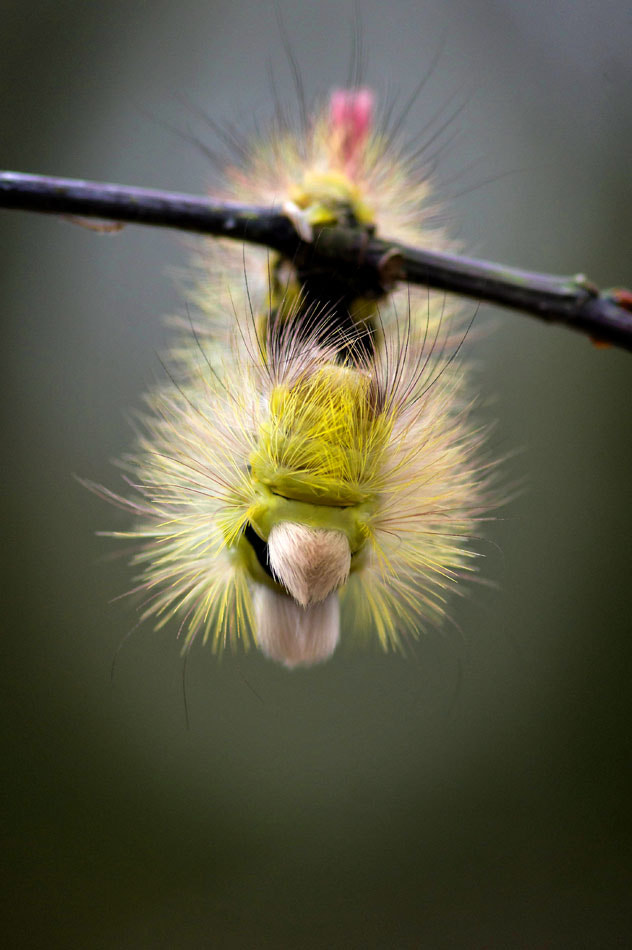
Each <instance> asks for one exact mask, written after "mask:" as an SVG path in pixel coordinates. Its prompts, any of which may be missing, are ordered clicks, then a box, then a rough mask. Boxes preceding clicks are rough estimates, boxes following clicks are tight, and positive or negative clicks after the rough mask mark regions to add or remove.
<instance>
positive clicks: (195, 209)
mask: <svg viewBox="0 0 632 950" xmlns="http://www.w3.org/2000/svg"><path fill="white" fill-rule="evenodd" d="M0 207H4V208H16V209H20V210H23V211H39V212H44V213H48V214H60V215H75V216H79V217H86V218H101V219H105V220H108V221H119V222H126V223H131V224H147V225H153V226H158V227H166V228H177V229H180V230H184V231H193V232H197V233H199V234H207V235H211V236H213V237H228V238H234V239H237V240H241V241H247V242H250V243H253V244H259V245H262V246H265V247H269V248H272V249H273V250H275V251H279V252H281V253H283V254H285V255H286V256H288V257H290V258H294V257H295V256H296V255H297V254H299V255H301V256H302V257H303V258H305V257H308V258H309V263H310V266H328V267H332V266H335V267H337V268H343V269H344V268H348V269H352V270H353V273H354V274H355V275H357V276H358V277H359V278H361V279H364V280H365V281H366V284H367V286H379V285H380V284H382V285H384V284H388V283H389V282H392V281H393V280H404V281H407V282H408V283H410V284H422V285H424V286H429V287H433V288H436V289H440V290H445V291H448V292H450V293H455V294H461V295H463V296H466V297H472V298H474V299H476V300H479V301H484V302H488V303H493V304H498V305H500V306H503V307H510V308H512V309H514V310H518V311H521V312H523V313H527V314H530V315H531V316H534V317H538V318H540V319H541V320H545V321H547V322H549V323H559V324H561V325H563V326H566V327H569V328H571V329H574V330H577V331H579V332H581V333H584V334H586V335H588V336H589V337H591V338H592V339H593V340H595V341H598V342H603V343H610V344H613V345H615V346H618V347H621V348H622V349H626V350H628V351H632V294H631V293H630V292H629V291H624V290H621V291H610V292H604V293H600V292H599V291H598V290H597V288H596V287H594V286H593V285H592V284H591V283H590V282H589V281H587V280H586V278H585V277H583V276H582V275H578V276H576V277H553V276H550V275H547V274H537V273H530V272H528V271H522V270H519V269H517V268H511V267H503V266H501V265H499V264H493V263H490V262H488V261H478V260H474V259H471V258H465V257H458V256H456V255H451V254H444V253H437V252H435V251H426V250H421V249H419V248H414V247H408V246H406V245H403V244H399V243H398V242H393V241H388V240H384V239H378V238H371V239H369V240H368V241H367V239H366V235H365V234H363V233H360V232H357V231H353V230H347V229H344V228H329V229H323V230H322V231H320V232H319V233H318V235H317V238H316V241H315V243H314V245H308V244H305V243H304V242H302V241H301V240H300V238H299V237H298V235H297V234H296V231H295V230H294V227H293V225H292V223H291V221H290V220H289V218H287V217H286V216H285V215H284V214H283V213H282V212H281V211H279V210H275V209H272V210H271V209H269V208H263V207H254V206H248V205H241V204H237V203H230V202H217V201H211V200H209V199H206V198H196V197H194V196H192V195H184V194H172V193H169V192H162V191H154V190H151V189H147V188H131V187H126V186H123V185H109V184H102V183H97V182H86V181H78V180H74V179H68V178H47V177H44V176H40V175H24V174H20V173H17V172H0Z"/></svg>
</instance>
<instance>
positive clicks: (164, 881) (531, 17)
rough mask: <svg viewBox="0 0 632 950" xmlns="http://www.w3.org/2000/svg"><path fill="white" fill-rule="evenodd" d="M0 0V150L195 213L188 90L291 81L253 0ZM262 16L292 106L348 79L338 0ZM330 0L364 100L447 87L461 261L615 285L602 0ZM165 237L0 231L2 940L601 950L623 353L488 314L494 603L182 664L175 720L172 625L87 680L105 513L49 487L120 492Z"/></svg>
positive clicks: (616, 85)
mask: <svg viewBox="0 0 632 950" xmlns="http://www.w3.org/2000/svg"><path fill="white" fill-rule="evenodd" d="M1 6H2V18H1V19H2V29H1V32H0V120H1V121H0V129H1V132H0V166H1V167H5V168H13V169H19V170H22V171H32V172H40V173H49V174H59V175H69V176H76V177H85V178H94V179H106V180H113V181H122V182H125V183H129V184H144V185H147V186H153V187H163V188H172V189H179V190H183V191H186V190H190V191H194V192H200V191H201V190H203V189H204V188H206V187H207V186H208V184H209V182H210V181H211V173H210V170H209V167H208V163H207V161H206V160H205V159H204V157H203V156H202V155H201V154H200V153H199V152H198V151H197V150H196V149H195V148H194V146H193V145H191V143H190V142H189V141H187V139H186V135H188V134H189V133H192V134H195V135H198V136H200V137H201V138H203V139H204V141H205V142H206V143H207V144H208V145H209V147H211V148H214V147H216V146H217V136H216V135H215V134H214V133H213V131H212V130H211V129H210V128H208V127H205V126H204V123H203V122H202V121H201V120H200V118H199V116H197V115H196V113H195V111H194V109H193V108H192V107H191V105H190V104H188V103H194V104H196V105H197V106H199V107H201V108H203V109H204V110H205V111H206V112H208V114H209V115H210V116H212V117H213V119H226V118H227V119H229V120H231V121H233V122H235V123H236V124H237V125H239V126H240V127H242V126H243V127H244V128H245V129H246V130H248V129H251V128H252V127H253V125H254V122H255V121H256V119H257V118H258V119H260V120H265V118H266V117H267V116H269V115H270V113H271V109H272V107H271V92H270V89H271V86H270V79H269V68H270V67H272V69H273V71H274V75H275V81H276V85H277V88H278V90H279V92H280V93H281V95H282V96H284V97H286V98H288V99H291V98H292V97H293V91H292V80H291V70H290V69H289V66H288V62H287V58H286V56H285V54H284V52H283V44H282V41H281V37H280V33H279V27H278V24H277V21H276V19H275V12H274V6H273V4H272V3H269V2H268V0H264V2H259V3H256V2H252V0H251V2H248V0H231V2H228V0H220V2H201V0H182V2H180V3H178V4H175V3H168V2H166V0H155V2H153V3H143V2H131V0H110V2H108V3H104V4H101V3H86V2H85V0H84V2H79V0H55V2H53V0H30V2H26V3H24V2H21V3H18V2H17V0H2V4H1ZM277 6H278V9H279V10H280V12H281V14H282V18H283V22H284V24H285V29H286V30H287V34H288V36H289V38H290V43H291V45H292V48H293V50H294V53H295V55H296V58H297V60H298V62H299V63H300V67H301V71H302V73H303V77H304V83H305V87H306V90H307V93H308V95H309V96H310V97H311V96H313V95H316V94H323V93H326V92H327V90H328V89H329V88H330V87H331V86H332V85H334V84H343V83H344V82H345V78H346V76H347V73H348V66H349V61H350V56H351V45H352V35H353V19H354V13H353V10H354V6H353V3H351V2H343V3H338V2H332V0H318V2H305V3H299V4H293V3H290V2H287V0H279V3H278V4H277ZM358 7H359V9H360V14H361V21H362V37H363V41H364V46H365V51H366V79H367V81H368V82H369V83H371V84H372V85H374V86H375V87H376V89H377V90H378V92H379V93H380V94H381V95H393V94H396V93H399V102H400V103H403V102H404V101H405V99H406V97H407V94H408V93H409V92H410V90H411V89H412V88H413V87H414V86H415V84H416V82H417V80H418V77H419V76H420V75H421V74H422V73H423V72H424V71H425V70H426V69H427V68H428V65H429V63H430V62H431V60H432V58H433V56H434V55H435V54H436V53H437V51H438V50H439V49H440V48H441V47H443V52H442V53H441V55H440V56H439V58H438V62H437V65H436V67H435V68H434V70H433V73H432V76H431V79H430V80H429V81H428V83H427V84H426V86H425V88H424V91H423V93H422V95H421V96H420V97H419V99H418V101H417V102H416V103H415V105H414V107H413V108H412V109H411V112H410V116H409V120H408V124H409V128H410V130H411V132H412V133H416V132H417V131H419V130H421V129H424V128H425V131H424V135H425V136H426V138H427V139H430V138H431V137H432V135H433V134H434V133H435V132H436V131H437V130H438V129H439V127H440V126H441V124H442V117H443V116H445V115H447V114H448V113H449V112H450V111H451V110H452V109H453V108H454V107H455V105H459V104H460V103H465V106H464V110H463V111H462V112H461V113H460V114H459V116H458V117H457V118H456V119H455V120H454V121H453V122H452V123H451V124H449V126H448V128H447V129H446V130H445V131H444V132H443V133H442V135H441V136H440V137H439V138H438V139H437V141H436V146H440V145H441V144H442V143H444V144H445V147H444V148H443V149H441V150H440V153H439V155H438V170H437V175H438V178H439V185H438V187H439V190H440V193H441V195H442V197H443V199H444V201H445V207H446V216H447V218H448V219H449V221H450V222H451V223H452V226H453V230H454V231H455V233H458V235H459V236H460V237H461V239H462V240H463V242H464V244H465V246H466V247H467V248H468V249H470V250H471V251H472V252H473V253H477V254H479V255H484V256H486V257H489V258H493V259H499V260H501V261H504V262H507V263H513V264H517V265H520V266H522V267H526V268H534V269H543V270H549V271H552V272H558V273H570V272H574V271H577V270H585V271H586V272H587V273H588V274H589V275H590V277H591V278H592V279H593V280H595V281H596V282H598V283H599V284H600V285H602V286H606V287H607V286H612V285H614V284H617V283H625V282H627V283H628V284H630V282H632V255H631V254H630V248H631V246H632V240H631V236H630V222H631V220H632V176H631V174H630V168H631V164H630V162H631V157H632V108H631V103H632V56H631V55H630V50H631V49H632V10H631V8H630V4H629V0H613V2H610V3H604V4H597V3H595V2H591V0H574V2H573V3H570V2H564V0H548V2H546V3H544V2H541V0H537V2H530V3H526V2H517V0H495V2H494V0H480V2H478V3H476V4H472V3H467V2H465V0H449V2H443V3H440V2H431V0H428V2H423V3H419V2H413V0H406V2H391V3H389V4H386V3H377V2H365V0H360V3H359V4H358ZM435 116H437V118H434V119H433V117H435ZM428 123H430V124H429V125H428ZM433 123H434V124H433ZM172 127H176V128H177V129H179V130H180V131H181V132H183V133H184V136H183V135H177V134H174V133H173V132H172V131H171V128H172ZM453 135H455V137H454V138H452V136H453ZM188 243H190V240H189V239H183V238H182V237H180V236H178V235H174V234H170V233H166V232H165V233H160V232H157V231H152V230H150V229H147V230H143V229H140V228H137V229H134V228H133V227H129V228H126V229H125V230H124V231H123V232H122V233H121V234H119V235H116V236H113V237H106V236H99V235H95V234H92V233H90V232H88V231H85V230H83V229H81V228H78V227H73V226H71V225H69V224H67V223H64V222H60V221H57V220H54V219H46V218H39V217H37V216H35V215H27V214H20V213H16V212H0V248H1V255H0V273H1V280H0V312H1V313H2V318H3V322H4V324H3V347H2V361H3V365H2V372H1V376H0V379H1V380H2V400H1V402H0V406H1V412H2V446H3V452H2V458H3V463H2V492H1V494H0V503H1V505H2V525H3V538H4V541H3V544H2V557H3V569H2V589H3V601H4V604H3V612H2V618H3V627H4V629H3V632H2V651H3V658H2V679H3V683H2V691H1V699H0V702H1V704H2V707H3V708H2V724H3V729H2V745H3V748H2V756H1V760H0V761H1V762H2V766H3V769H4V775H3V779H2V786H1V787H2V799H3V803H2V818H3V824H4V826H5V828H4V842H3V845H2V858H1V861H2V869H3V874H4V877H5V880H4V882H3V884H2V887H1V889H0V893H1V895H2V902H3V904H4V910H3V920H2V923H1V924H0V932H1V933H2V935H3V944H4V945H5V946H11V947H57V946H63V947H75V946H76V947H90V948H92V947H96V948H114V947H116V948H127V947H129V948H145V947H147V948H163V947H165V948H167V947H181V948H198V947H226V948H233V947H235V948H237V947H283V948H284V947H300V948H303V947H305V948H320V947H385V948H387V947H389V948H390V947H397V948H399V947H402V948H408V947H411V948H412V947H433V948H434V947H438V948H439V947H457V948H460V947H464V948H470V947H477V948H478V947H480V948H482V947H494V948H508V947H511V948H513V947H520V948H523V947H524V948H532V947H537V948H542V947H547V948H549V947H595V948H602V947H618V946H629V945H630V944H631V943H632V921H631V919H630V918H631V916H632V915H631V913H630V910H631V903H632V902H631V901H630V886H631V884H632V874H631V854H630V843H631V822H630V807H629V806H630V792H631V782H630V778H631V776H630V751H631V750H630V738H629V737H630V731H631V726H632V698H631V692H630V674H631V672H632V637H631V636H630V634H631V632H632V630H631V623H630V618H629V595H630V589H631V582H630V572H631V569H632V556H631V540H630V539H631V538H632V517H631V509H632V505H631V494H632V464H631V463H632V444H631V434H630V433H631V427H630V419H631V412H630V406H631V400H630V370H631V368H632V363H631V362H630V356H629V355H628V354H624V353H619V352H616V351H613V350H597V349H595V348H593V347H592V346H591V345H590V343H588V342H587V341H586V340H584V339H583V338H580V337H576V336H574V335H573V334H570V333H568V332H565V331H562V330H557V329H552V328H546V327H544V326H541V325H539V324H537V323H536V322H534V321H530V320H529V319H527V318H524V317H519V316H516V315H512V314H503V313H500V312H496V313H494V314H492V313H491V311H490V310H487V311H486V313H485V314H484V315H483V314H482V315H481V316H482V319H483V323H484V324H485V325H487V326H489V325H490V324H494V326H495V329H494V332H493V333H490V334H488V335H487V336H484V337H482V338H481V339H480V340H479V341H478V342H477V343H476V344H475V346H474V355H475V357H476V359H477V360H478V361H479V363H480V366H481V370H480V373H479V377H478V384H479V386H480V390H481V394H482V400H483V402H484V403H485V404H486V409H485V416H486V418H495V419H497V420H498V424H497V427H496V429H495V433H494V436H493V440H494V444H495V446H496V451H497V452H499V453H501V454H504V453H507V452H510V451H512V450H513V449H516V448H518V449H520V450H521V451H520V452H519V454H516V455H514V456H512V457H511V458H510V459H509V461H508V462H507V463H506V464H505V466H504V472H505V478H506V481H507V482H513V481H516V480H521V479H524V480H525V482H526V490H525V492H524V493H523V494H522V496H521V497H520V498H519V499H517V500H516V501H514V502H512V503H511V504H510V505H508V506H507V507H506V508H504V509H502V510H501V512H500V518H499V520H498V521H496V522H495V523H493V524H491V525H490V526H489V530H488V532H487V533H488V537H489V539H490V543H488V544H485V545H484V547H483V549H482V550H483V552H484V553H485V555H486V561H485V562H484V563H483V565H482V574H483V576H484V577H485V578H486V579H488V580H490V581H493V582H494V584H495V585H497V589H494V588H487V587H484V586H481V585H477V586H475V587H473V589H472V590H471V591H470V592H469V594H468V596H467V597H466V598H457V599H456V602H455V603H454V610H453V615H454V621H455V622H454V624H453V625H447V626H446V628H445V629H444V630H443V631H440V632H436V633H433V634H429V635H428V636H427V637H425V638H424V639H423V640H422V641H421V642H420V643H419V644H418V645H417V647H416V649H415V651H414V655H413V657H412V658H409V659H406V660H403V659H402V658H400V657H398V656H382V655H379V653H378V652H377V651H375V652H373V653H367V654H358V653H355V654H354V653H352V652H350V651H344V650H343V651H341V652H340V653H339V654H338V655H336V656H335V658H334V660H333V661H332V662H331V663H329V664H327V665H325V666H323V667H322V668H318V669H314V670H313V671H307V672H297V673H294V674H288V673H287V672H285V671H284V670H281V669H277V668H276V667H275V666H273V665H272V664H270V663H268V662H266V661H265V660H264V659H263V658H261V657H260V656H257V655H255V654H253V653H251V654H249V655H247V656H244V655H235V656H231V655H227V656H225V657H224V658H223V660H222V661H221V662H218V660H217V659H216V658H215V657H214V656H213V655H212V654H211V653H210V651H209V650H204V649H201V648H194V650H193V652H192V654H191V656H190V658H189V662H188V667H187V671H186V681H187V698H188V705H189V715H190V729H189V730H188V731H187V728H186V722H185V714H184V708H183V697H182V659H181V656H180V652H179V646H178V644H177V642H176V638H175V633H176V629H175V627H171V628H169V629H167V630H165V631H162V632H160V633H159V634H154V633H153V632H152V630H151V629H150V628H149V627H146V628H141V629H140V630H139V631H136V632H135V633H134V634H133V635H132V636H131V637H130V638H129V639H128V640H127V641H126V642H125V643H124V645H123V647H122V648H121V651H120V653H119V654H118V659H117V663H116V670H115V675H114V678H113V681H112V682H111V681H110V668H111V664H112V660H113V657H114V655H115V653H116V650H117V647H118V645H119V643H120V641H121V640H122V638H123V637H124V635H125V633H126V632H127V631H128V630H129V629H130V627H131V626H132V625H133V623H134V622H135V620H134V610H133V607H132V606H131V605H129V604H128V603H126V601H125V600H123V601H114V602H113V603H110V601H111V600H112V599H113V598H114V597H116V596H117V595H118V594H120V593H121V592H123V591H125V590H126V589H127V588H128V587H129V585H130V571H129V569H128V567H127V565H126V563H125V560H124V558H121V557H118V556H114V557H113V556H112V552H113V551H114V550H115V545H114V544H113V543H112V542H109V541H108V540H106V539H102V538H98V537H95V530H96V529H100V528H111V527H114V526H117V525H121V526H122V525H123V524H124V523H125V517H124V515H122V514H120V513H117V512H116V511H115V510H114V509H110V508H109V507H108V506H106V505H105V504H104V503H102V502H101V501H100V500H99V499H98V498H96V497H94V496H93V495H91V494H90V493H89V492H87V491H86V490H84V489H83V488H82V487H81V486H80V485H79V484H78V483H77V482H76V481H75V480H74V479H73V475H74V474H78V475H80V476H83V477H86V478H91V479H94V480H96V481H99V482H105V483H106V484H108V485H110V486H112V487H116V485H117V480H118V477H119V476H118V474H117V471H116V469H114V468H113V467H112V465H111V464H110V461H111V459H112V458H116V457H118V456H120V455H121V454H123V453H124V452H125V451H126V449H127V448H128V447H129V445H130V443H131V440H132V432H131V429H130V427H129V424H128V422H127V421H126V413H127V412H128V410H130V409H133V408H136V407H138V406H139V404H140V400H141V394H142V393H143V391H144V390H145V388H146V387H147V385H148V384H149V383H150V382H151V381H152V380H153V379H154V378H156V377H157V376H159V375H160V374H161V373H162V370H161V367H160V363H159V359H158V355H157V354H158V353H159V352H160V351H161V350H162V349H164V347H165V345H166V342H167V339H168V330H167V329H165V327H164V324H163V322H162V320H161V316H162V315H163V314H165V313H169V312H174V311H176V310H177V309H178V308H179V306H180V301H179V293H178V289H177V286H176V284H175V283H174V281H173V279H172V273H171V272H172V271H173V270H174V269H175V270H177V269H178V268H182V267H183V266H184V265H185V263H186V260H187V256H188V254H189V250H188V247H187V244H188Z"/></svg>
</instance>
